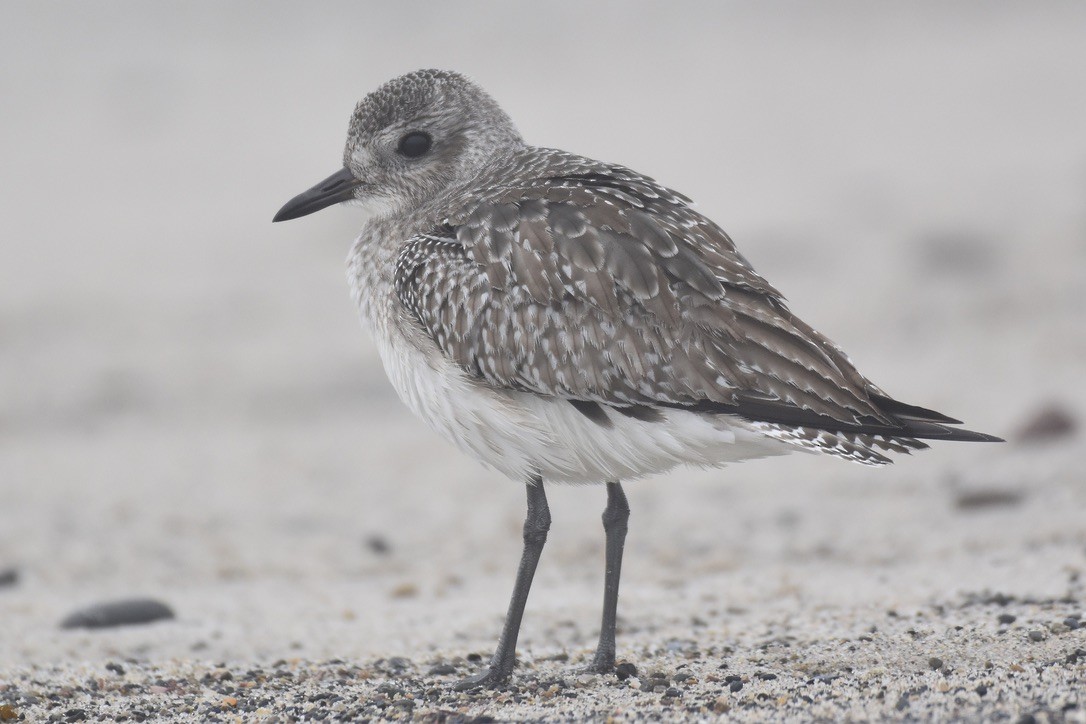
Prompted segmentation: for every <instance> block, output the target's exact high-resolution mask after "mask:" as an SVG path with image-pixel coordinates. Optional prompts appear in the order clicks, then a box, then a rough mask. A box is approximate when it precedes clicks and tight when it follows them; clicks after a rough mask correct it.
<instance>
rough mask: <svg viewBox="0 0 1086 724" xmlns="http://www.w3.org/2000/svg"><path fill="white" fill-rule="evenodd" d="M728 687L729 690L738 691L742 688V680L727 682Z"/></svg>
mask: <svg viewBox="0 0 1086 724" xmlns="http://www.w3.org/2000/svg"><path fill="white" fill-rule="evenodd" d="M728 688H729V689H730V690H731V691H739V690H740V689H742V688H743V682H742V681H733V682H731V683H730V684H728Z"/></svg>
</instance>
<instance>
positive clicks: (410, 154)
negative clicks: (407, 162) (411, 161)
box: [396, 131, 433, 158]
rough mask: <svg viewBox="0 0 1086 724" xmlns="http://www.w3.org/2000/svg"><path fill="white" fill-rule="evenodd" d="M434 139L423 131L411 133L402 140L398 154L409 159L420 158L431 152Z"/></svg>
mask: <svg viewBox="0 0 1086 724" xmlns="http://www.w3.org/2000/svg"><path fill="white" fill-rule="evenodd" d="M431 145H433V139H431V138H430V134H429V133H424V132H423V131H411V133H407V134H405V135H404V137H403V138H401V139H400V145H398V146H396V152H397V153H399V154H400V155H401V156H406V157H407V158H418V157H419V156H422V155H424V154H425V153H426V152H427V151H429V150H430V146H431Z"/></svg>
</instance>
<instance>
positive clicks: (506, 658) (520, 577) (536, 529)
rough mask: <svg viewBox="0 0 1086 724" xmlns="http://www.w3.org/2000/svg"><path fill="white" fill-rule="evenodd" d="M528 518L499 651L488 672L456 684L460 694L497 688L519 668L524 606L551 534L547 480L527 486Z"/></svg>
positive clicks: (537, 481) (495, 654) (534, 481)
mask: <svg viewBox="0 0 1086 724" xmlns="http://www.w3.org/2000/svg"><path fill="white" fill-rule="evenodd" d="M527 488H528V514H527V515H526V516H525V518H524V552H523V553H522V554H521V557H520V567H519V568H518V569H517V582H516V583H515V584H514V585H513V597H512V599H510V601H509V613H507V614H506V616H505V626H504V627H502V635H501V638H500V639H498V648H497V649H496V650H495V651H494V656H493V657H492V658H491V659H490V666H488V667H487V670H486V671H483V672H482V673H479V674H476V675H475V676H469V677H468V678H466V679H464V680H463V681H460V682H458V683H457V684H456V687H455V688H456V689H457V690H460V691H462V690H464V689H473V688H475V687H479V686H488V687H489V686H497V685H498V684H501V683H502V682H504V681H505V680H506V679H508V678H509V675H510V674H511V673H513V666H514V664H516V649H517V634H518V633H520V620H521V617H523V616H524V604H525V603H526V602H527V601H528V591H529V590H530V589H531V587H532V578H533V577H534V576H535V567H536V564H538V563H539V555H540V554H541V553H542V552H543V544H544V543H546V542H547V531H548V530H550V527H551V511H550V508H548V507H547V494H546V493H545V492H544V491H543V479H542V478H539V477H537V478H536V479H535V480H533V481H531V482H530V483H528V485H527Z"/></svg>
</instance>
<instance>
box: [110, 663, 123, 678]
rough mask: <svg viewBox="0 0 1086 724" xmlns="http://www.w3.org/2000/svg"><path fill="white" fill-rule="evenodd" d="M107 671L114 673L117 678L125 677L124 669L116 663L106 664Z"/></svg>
mask: <svg viewBox="0 0 1086 724" xmlns="http://www.w3.org/2000/svg"><path fill="white" fill-rule="evenodd" d="M106 671H112V672H113V673H114V674H116V675H117V676H124V667H123V666H121V665H120V664H118V663H116V662H114V661H110V662H109V663H108V664H106Z"/></svg>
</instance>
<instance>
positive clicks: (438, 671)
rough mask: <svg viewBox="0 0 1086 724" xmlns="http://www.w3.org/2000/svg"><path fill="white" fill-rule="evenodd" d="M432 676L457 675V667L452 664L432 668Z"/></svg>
mask: <svg viewBox="0 0 1086 724" xmlns="http://www.w3.org/2000/svg"><path fill="white" fill-rule="evenodd" d="M429 673H430V675H431V676H446V675H448V674H455V673H456V667H455V666H453V665H452V664H437V665H436V666H431V667H430V671H429Z"/></svg>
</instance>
